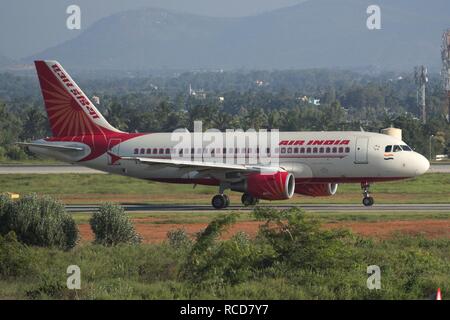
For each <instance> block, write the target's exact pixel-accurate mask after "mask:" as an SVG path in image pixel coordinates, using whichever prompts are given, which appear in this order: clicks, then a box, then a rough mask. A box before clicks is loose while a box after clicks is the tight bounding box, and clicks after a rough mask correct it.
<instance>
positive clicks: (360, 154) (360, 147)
mask: <svg viewBox="0 0 450 320" xmlns="http://www.w3.org/2000/svg"><path fill="white" fill-rule="evenodd" d="M368 151H369V138H366V137H361V138H357V139H356V146H355V163H357V164H365V163H369V159H368Z"/></svg>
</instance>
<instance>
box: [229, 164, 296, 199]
mask: <svg viewBox="0 0 450 320" xmlns="http://www.w3.org/2000/svg"><path fill="white" fill-rule="evenodd" d="M231 190H233V191H239V192H245V193H248V194H250V195H252V196H253V197H255V198H258V199H265V200H285V199H290V198H292V196H293V195H294V191H295V178H294V176H293V175H292V174H291V173H289V172H286V171H278V172H275V173H252V174H249V175H248V176H247V179H245V180H243V181H241V182H238V183H234V184H232V185H231Z"/></svg>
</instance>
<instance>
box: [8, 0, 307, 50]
mask: <svg viewBox="0 0 450 320" xmlns="http://www.w3.org/2000/svg"><path fill="white" fill-rule="evenodd" d="M303 1H306V0H128V1H125V0H39V1H29V0H0V43H1V44H2V45H1V46H0V55H5V56H8V57H10V58H13V59H18V58H22V57H25V56H28V55H31V54H34V53H37V52H39V51H42V50H44V49H46V48H48V47H50V46H54V45H57V44H59V43H61V42H63V41H66V40H68V39H71V38H73V37H75V36H77V35H78V34H79V33H80V32H82V31H83V29H86V28H87V27H89V26H90V25H91V24H92V23H93V22H95V21H97V20H98V19H100V18H102V17H105V16H109V15H111V14H113V13H117V12H120V11H124V10H129V9H136V8H142V7H159V8H166V9H173V10H178V11H184V12H191V13H196V14H202V15H209V16H228V17H237V16H246V15H254V14H258V13H261V12H264V11H270V10H273V9H277V8H281V7H285V6H290V5H294V4H297V3H300V2H303ZM71 4H76V5H79V6H80V8H81V22H82V25H81V30H80V31H78V30H68V29H67V28H66V20H67V17H68V14H66V8H67V7H68V6H69V5H71Z"/></svg>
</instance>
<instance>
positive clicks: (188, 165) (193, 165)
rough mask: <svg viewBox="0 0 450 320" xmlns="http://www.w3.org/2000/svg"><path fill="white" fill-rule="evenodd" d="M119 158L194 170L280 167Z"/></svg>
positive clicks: (245, 170)
mask: <svg viewBox="0 0 450 320" xmlns="http://www.w3.org/2000/svg"><path fill="white" fill-rule="evenodd" d="M121 160H132V161H133V160H134V161H136V162H137V163H143V164H147V165H166V166H171V167H176V168H180V169H192V170H196V171H203V170H222V171H234V172H243V173H244V172H247V173H251V172H262V171H269V172H272V171H279V169H280V168H273V167H264V166H256V165H255V166H252V165H243V164H229V163H222V162H200V161H189V160H172V159H154V158H141V157H123V158H121Z"/></svg>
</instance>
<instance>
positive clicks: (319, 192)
mask: <svg viewBox="0 0 450 320" xmlns="http://www.w3.org/2000/svg"><path fill="white" fill-rule="evenodd" d="M337 188H338V184H337V183H318V184H316V183H311V184H306V183H305V184H297V185H295V193H298V194H303V195H305V196H310V197H327V196H334V195H335V194H336V191H337Z"/></svg>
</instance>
